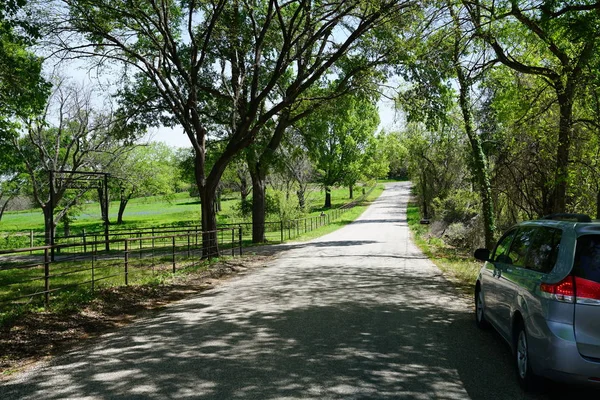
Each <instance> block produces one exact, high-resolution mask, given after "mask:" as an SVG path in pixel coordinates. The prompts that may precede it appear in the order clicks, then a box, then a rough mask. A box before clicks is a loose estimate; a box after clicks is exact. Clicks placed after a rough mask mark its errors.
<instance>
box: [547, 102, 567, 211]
mask: <svg viewBox="0 0 600 400" xmlns="http://www.w3.org/2000/svg"><path fill="white" fill-rule="evenodd" d="M565 91H566V93H564V94H562V95H560V94H559V96H558V102H559V104H560V123H559V130H558V145H557V147H556V178H555V181H554V191H553V198H554V199H553V200H554V201H553V204H552V206H553V209H552V210H550V212H549V213H548V214H551V213H564V212H566V208H567V185H568V179H569V150H570V147H571V137H572V131H573V96H572V94H571V93H570V90H565Z"/></svg>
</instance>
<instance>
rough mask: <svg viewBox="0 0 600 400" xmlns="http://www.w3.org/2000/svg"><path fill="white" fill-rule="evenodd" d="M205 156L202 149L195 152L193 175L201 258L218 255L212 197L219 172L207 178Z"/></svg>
mask: <svg viewBox="0 0 600 400" xmlns="http://www.w3.org/2000/svg"><path fill="white" fill-rule="evenodd" d="M204 168H205V158H204V153H203V152H202V151H196V152H195V162H194V175H195V177H196V185H197V186H198V193H199V195H200V211H201V215H202V258H204V259H206V258H208V259H211V258H213V257H219V243H218V240H217V239H218V235H217V217H216V214H215V209H214V199H215V193H216V190H217V184H218V183H219V182H218V181H219V179H220V174H216V178H213V179H207V178H206V176H205V174H204ZM215 181H216V182H215Z"/></svg>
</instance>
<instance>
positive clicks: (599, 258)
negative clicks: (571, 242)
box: [573, 235, 600, 283]
mask: <svg viewBox="0 0 600 400" xmlns="http://www.w3.org/2000/svg"><path fill="white" fill-rule="evenodd" d="M573 272H574V273H575V276H578V277H580V278H584V279H588V280H590V281H594V282H598V283H600V235H586V236H581V237H579V239H577V248H576V250H575V262H574V264H573Z"/></svg>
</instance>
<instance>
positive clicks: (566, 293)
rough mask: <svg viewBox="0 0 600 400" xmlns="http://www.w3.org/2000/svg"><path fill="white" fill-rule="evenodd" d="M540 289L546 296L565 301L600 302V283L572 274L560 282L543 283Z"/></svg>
mask: <svg viewBox="0 0 600 400" xmlns="http://www.w3.org/2000/svg"><path fill="white" fill-rule="evenodd" d="M540 291H541V292H542V295H543V296H544V297H546V298H549V299H553V300H558V301H562V302H565V303H573V302H575V301H576V302H577V303H590V304H591V303H593V304H600V283H598V282H594V281H590V280H588V279H584V278H580V277H576V276H572V275H569V276H567V277H566V278H565V279H563V280H562V281H560V282H558V283H542V284H541V285H540Z"/></svg>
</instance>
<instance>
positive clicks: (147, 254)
mask: <svg viewBox="0 0 600 400" xmlns="http://www.w3.org/2000/svg"><path fill="white" fill-rule="evenodd" d="M373 189H374V187H372V188H371V189H370V190H369V191H367V192H366V193H364V194H363V195H362V196H361V197H359V198H357V199H356V200H354V201H353V202H351V203H347V204H345V205H343V206H341V207H339V208H336V209H332V210H329V211H328V212H327V213H325V212H323V213H321V214H320V215H319V216H312V217H306V218H299V219H294V220H288V221H274V222H266V223H265V240H266V241H267V242H271V243H277V242H284V241H286V240H290V239H294V238H297V237H300V236H302V235H304V234H306V233H308V232H311V231H313V230H315V229H319V228H321V227H322V226H325V225H328V224H330V223H332V222H335V221H337V220H339V219H340V218H341V217H342V215H343V214H344V213H345V212H346V211H347V210H349V209H351V208H353V207H354V206H355V205H357V204H359V203H360V202H362V201H363V200H364V199H365V198H366V197H367V196H368V195H369V194H370V193H371V191H372V190H373ZM29 237H30V238H31V237H33V235H29ZM203 238H204V240H206V238H212V239H211V241H210V242H209V243H207V244H206V246H203ZM65 239H68V240H65ZM77 239H78V240H77ZM251 239H252V224H251V223H240V224H235V225H233V226H221V227H220V228H219V229H218V230H216V231H213V232H203V231H202V230H201V227H200V226H196V225H194V226H186V227H169V228H147V229H140V230H127V231H125V230H123V231H116V232H111V234H110V237H109V240H108V241H107V240H106V239H105V237H104V233H103V232H102V233H101V232H95V233H92V234H85V233H84V234H83V235H82V236H78V237H76V236H73V237H69V238H60V240H57V241H56V244H55V245H53V246H30V247H23V248H14V249H4V250H0V311H3V310H5V309H7V308H8V307H11V306H15V305H23V304H34V305H40V306H42V305H43V306H45V307H48V306H49V304H50V302H51V300H52V298H53V296H56V295H58V294H59V293H60V292H65V291H69V290H72V289H76V288H82V287H83V288H88V289H90V290H91V291H94V290H95V289H97V288H98V287H100V286H107V285H111V286H120V285H129V284H130V283H132V282H142V281H144V280H148V279H151V278H152V277H156V276H157V275H158V274H162V273H166V272H169V273H175V272H177V271H178V270H182V269H186V268H191V267H195V266H201V265H203V264H205V263H206V260H204V259H203V254H208V255H215V254H218V255H220V256H232V257H235V256H241V255H243V247H244V245H249V244H250V242H251ZM109 245H110V246H109Z"/></svg>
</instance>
